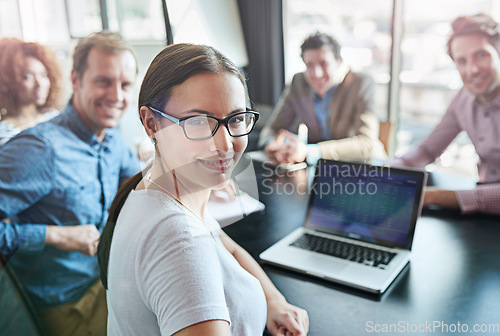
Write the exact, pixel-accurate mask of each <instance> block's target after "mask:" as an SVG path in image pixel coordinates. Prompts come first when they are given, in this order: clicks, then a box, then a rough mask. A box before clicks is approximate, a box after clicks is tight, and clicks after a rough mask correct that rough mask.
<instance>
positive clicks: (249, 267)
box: [98, 44, 308, 336]
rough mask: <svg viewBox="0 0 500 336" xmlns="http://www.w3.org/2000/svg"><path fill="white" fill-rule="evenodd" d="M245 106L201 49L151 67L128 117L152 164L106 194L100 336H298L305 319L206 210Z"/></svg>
mask: <svg viewBox="0 0 500 336" xmlns="http://www.w3.org/2000/svg"><path fill="white" fill-rule="evenodd" d="M247 100H248V99H247V96H246V91H245V88H244V79H243V77H242V76H241V74H240V73H239V71H238V69H237V68H236V66H235V65H234V64H233V63H232V62H231V61H229V60H228V59H227V58H225V57H224V56H223V55H221V54H220V53H219V52H218V51H216V50H215V49H213V48H211V47H208V46H200V45H191V44H174V45H170V46H168V47H166V48H165V49H164V50H163V51H162V52H160V54H159V55H158V56H157V57H156V58H155V59H154V60H153V61H152V63H151V65H150V67H149V69H148V71H147V73H146V75H145V78H144V80H143V83H142V86H141V91H140V94H139V109H140V111H139V112H140V117H141V120H142V123H143V125H144V129H145V131H146V133H147V134H148V136H149V137H150V138H151V140H152V142H153V143H154V145H155V151H156V155H155V158H154V160H153V162H152V164H151V166H150V167H148V168H146V170H145V171H144V172H143V174H138V175H136V176H134V177H133V178H131V179H130V180H129V181H127V182H126V183H125V184H124V185H123V186H122V188H121V189H120V190H119V191H118V194H117V196H116V198H115V200H114V202H113V205H112V206H111V209H110V217H109V221H108V224H107V226H106V227H105V229H104V232H103V234H102V237H101V240H100V243H99V249H98V257H99V264H100V268H101V280H102V281H103V284H104V286H105V287H106V288H107V300H108V310H109V315H108V333H109V335H139V334H142V335H231V334H232V335H251V336H253V335H262V332H263V330H264V327H265V326H266V325H267V328H268V330H269V331H270V332H271V333H272V334H273V335H306V334H307V330H308V317H307V313H306V312H305V311H304V310H303V309H300V308H297V307H295V306H292V305H290V304H289V303H287V301H286V300H285V298H284V297H283V295H281V293H280V292H279V291H278V290H277V289H276V288H275V287H274V285H273V284H272V283H271V281H270V279H269V278H268V277H267V276H266V274H265V273H264V271H263V270H262V269H261V268H260V266H259V265H258V264H257V262H256V261H255V260H253V259H252V257H251V256H250V255H249V254H248V253H247V252H246V251H244V250H243V249H242V248H241V247H240V246H238V245H237V244H236V243H235V242H234V241H232V240H231V239H230V238H229V237H228V236H227V235H226V234H225V233H224V232H223V231H222V230H221V229H220V226H219V225H218V223H217V222H216V221H215V220H214V219H213V218H212V217H211V216H210V215H209V214H208V213H207V211H206V204H207V201H208V199H209V195H210V191H211V190H212V189H220V188H223V187H224V186H225V185H226V184H227V183H228V181H229V179H230V176H231V172H232V171H233V169H234V167H235V165H236V164H237V162H238V160H239V158H240V156H241V154H242V153H243V151H244V150H245V147H246V145H247V142H248V139H247V135H248V134H249V133H250V132H251V131H252V129H253V127H254V125H255V122H256V121H257V119H258V116H259V114H258V113H257V112H254V111H251V110H249V109H247V108H246V102H247Z"/></svg>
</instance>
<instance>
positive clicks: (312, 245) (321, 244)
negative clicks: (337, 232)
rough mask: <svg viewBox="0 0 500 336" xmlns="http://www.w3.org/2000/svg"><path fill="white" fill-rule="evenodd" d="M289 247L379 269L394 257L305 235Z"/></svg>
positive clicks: (389, 253)
mask: <svg viewBox="0 0 500 336" xmlns="http://www.w3.org/2000/svg"><path fill="white" fill-rule="evenodd" d="M290 246H295V247H299V248H302V249H305V250H309V251H314V252H318V253H322V254H327V255H330V256H334V257H338V258H342V259H346V260H351V261H354V262H358V263H362V264H365V265H369V266H373V267H380V268H385V265H387V264H389V263H390V262H391V260H392V258H394V256H395V255H396V254H395V253H392V252H387V251H382V250H377V249H374V248H370V247H365V246H360V245H355V244H350V243H346V242H343V241H339V240H334V239H331V238H324V237H319V236H315V235H311V234H307V233H306V234H304V235H302V236H301V237H300V238H299V239H297V240H296V241H294V242H293V243H291V244H290Z"/></svg>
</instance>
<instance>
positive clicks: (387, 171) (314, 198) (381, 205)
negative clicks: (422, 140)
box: [306, 160, 426, 249]
mask: <svg viewBox="0 0 500 336" xmlns="http://www.w3.org/2000/svg"><path fill="white" fill-rule="evenodd" d="M425 177H426V176H425V173H424V172H422V171H414V170H406V169H397V168H390V167H380V166H373V165H369V164H358V163H348V162H341V161H330V160H320V161H319V162H318V165H317V166H316V176H315V179H314V183H313V185H312V189H311V198H310V203H309V213H308V220H307V221H306V227H307V228H309V229H313V230H317V231H323V232H327V233H333V234H336V235H339V236H343V237H346V238H351V239H356V240H361V241H365V242H369V243H375V244H379V245H384V246H389V247H400V248H407V249H410V248H411V243H412V239H413V233H414V230H415V224H416V221H417V218H418V216H419V214H420V199H421V196H422V188H423V186H424V182H425Z"/></svg>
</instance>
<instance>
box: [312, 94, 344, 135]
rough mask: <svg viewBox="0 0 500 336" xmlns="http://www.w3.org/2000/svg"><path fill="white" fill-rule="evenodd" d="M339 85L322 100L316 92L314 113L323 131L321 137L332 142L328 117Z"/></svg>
mask: <svg viewBox="0 0 500 336" xmlns="http://www.w3.org/2000/svg"><path fill="white" fill-rule="evenodd" d="M337 86H338V85H335V86H334V87H332V88H331V89H330V90H328V91H326V93H325V96H324V97H323V98H321V97H320V96H318V95H317V94H316V93H315V92H313V95H314V113H315V114H316V118H317V119H318V124H319V127H320V129H321V135H323V138H324V139H325V140H330V139H331V135H330V127H329V124H328V117H329V111H330V104H331V102H332V96H333V92H334V91H335V89H336V88H337Z"/></svg>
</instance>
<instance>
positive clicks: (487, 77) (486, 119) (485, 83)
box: [391, 14, 500, 214]
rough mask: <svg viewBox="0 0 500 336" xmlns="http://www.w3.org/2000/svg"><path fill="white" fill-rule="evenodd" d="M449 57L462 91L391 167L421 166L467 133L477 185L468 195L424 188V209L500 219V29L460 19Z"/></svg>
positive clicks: (488, 21) (481, 18) (482, 20)
mask: <svg viewBox="0 0 500 336" xmlns="http://www.w3.org/2000/svg"><path fill="white" fill-rule="evenodd" d="M452 28H453V33H452V34H451V36H450V38H449V39H448V43H447V47H448V55H450V57H451V58H452V60H453V62H455V65H456V67H457V69H458V71H459V73H460V76H461V78H462V81H463V87H462V88H461V89H460V91H459V92H458V93H457V95H456V96H455V97H454V98H453V100H452V102H451V104H450V106H449V107H448V110H447V112H446V114H445V115H444V117H443V119H442V120H441V122H440V123H439V124H438V125H437V126H436V128H435V129H434V130H433V131H432V132H431V134H430V135H429V136H428V137H427V138H426V139H425V140H424V141H423V142H422V143H421V144H420V145H419V146H418V147H417V148H416V149H414V150H412V151H410V152H408V153H406V154H405V155H403V156H402V157H400V158H397V159H395V160H393V161H392V162H391V164H392V165H393V166H396V165H404V166H410V167H424V166H426V165H427V164H429V163H431V162H433V161H434V160H435V159H436V158H437V157H439V155H441V153H442V152H443V151H444V150H445V149H446V147H448V145H449V144H450V142H451V141H452V140H453V139H454V138H455V137H456V136H457V135H458V133H460V132H461V131H466V132H467V134H468V135H469V137H470V139H471V141H472V143H473V144H474V147H475V149H476V152H477V154H478V156H479V161H478V164H477V167H478V171H479V183H478V185H477V186H476V188H474V189H471V190H457V191H453V190H444V189H439V188H427V189H426V192H425V197H424V206H425V205H430V204H434V205H439V206H443V207H448V208H457V209H460V210H461V211H462V213H464V214H465V213H474V212H482V213H489V214H500V26H499V24H498V23H497V22H495V21H494V20H493V19H492V18H490V17H489V16H487V15H484V14H476V15H472V16H463V17H458V18H457V19H455V20H454V21H453V23H452Z"/></svg>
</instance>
